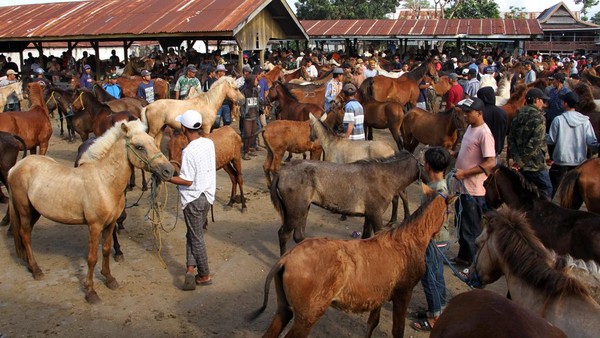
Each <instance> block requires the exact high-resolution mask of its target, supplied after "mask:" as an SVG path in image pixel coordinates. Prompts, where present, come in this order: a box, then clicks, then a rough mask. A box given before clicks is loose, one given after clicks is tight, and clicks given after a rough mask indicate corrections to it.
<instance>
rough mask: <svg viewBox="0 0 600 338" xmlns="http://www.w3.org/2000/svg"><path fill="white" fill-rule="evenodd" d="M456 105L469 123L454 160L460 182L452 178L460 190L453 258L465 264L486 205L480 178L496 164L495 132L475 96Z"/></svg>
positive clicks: (472, 253) (473, 250)
mask: <svg viewBox="0 0 600 338" xmlns="http://www.w3.org/2000/svg"><path fill="white" fill-rule="evenodd" d="M456 107H458V108H460V109H461V110H462V111H463V112H464V116H465V120H466V122H467V124H468V125H469V126H468V127H467V130H466V131H465V134H464V136H463V139H462V142H461V145H460V151H459V152H458V156H457V157H456V164H455V167H456V173H455V174H454V178H455V179H456V180H458V181H460V182H461V183H460V184H456V182H455V184H456V189H458V191H459V192H460V193H461V195H460V202H458V203H456V215H457V217H456V219H457V220H459V222H460V224H457V229H460V232H459V234H458V235H459V236H458V243H459V245H460V247H459V250H458V255H457V256H456V257H455V258H454V259H453V261H454V263H455V264H457V265H465V266H468V265H470V263H472V262H474V259H475V254H476V253H477V246H476V245H475V239H476V238H477V237H478V236H479V234H481V230H482V229H481V218H482V216H483V213H484V212H485V211H486V209H487V206H486V204H485V188H484V187H483V181H485V179H486V178H487V173H489V172H490V171H491V170H492V168H493V167H494V166H495V165H496V150H495V143H494V136H493V135H492V132H491V131H490V128H489V127H488V125H487V124H485V121H484V119H483V109H484V107H485V106H484V103H483V101H481V99H479V98H476V97H474V98H470V99H464V100H462V101H460V102H458V103H457V104H456ZM459 215H460V217H458V216H459Z"/></svg>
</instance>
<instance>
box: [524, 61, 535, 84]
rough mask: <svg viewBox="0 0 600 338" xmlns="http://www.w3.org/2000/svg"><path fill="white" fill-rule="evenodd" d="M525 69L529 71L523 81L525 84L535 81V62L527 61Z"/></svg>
mask: <svg viewBox="0 0 600 338" xmlns="http://www.w3.org/2000/svg"><path fill="white" fill-rule="evenodd" d="M525 69H526V70H527V73H526V74H525V80H524V81H523V82H524V83H525V84H530V83H533V82H535V80H536V75H535V69H534V67H533V62H531V61H527V62H525Z"/></svg>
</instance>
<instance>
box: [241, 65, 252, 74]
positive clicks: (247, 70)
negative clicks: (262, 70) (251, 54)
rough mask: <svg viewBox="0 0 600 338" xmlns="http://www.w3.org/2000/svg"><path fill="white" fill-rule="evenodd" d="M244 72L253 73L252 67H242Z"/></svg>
mask: <svg viewBox="0 0 600 338" xmlns="http://www.w3.org/2000/svg"><path fill="white" fill-rule="evenodd" d="M242 72H248V73H252V67H250V65H244V67H242Z"/></svg>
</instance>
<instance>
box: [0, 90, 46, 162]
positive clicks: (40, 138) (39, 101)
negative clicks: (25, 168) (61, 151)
mask: <svg viewBox="0 0 600 338" xmlns="http://www.w3.org/2000/svg"><path fill="white" fill-rule="evenodd" d="M27 89H28V91H29V100H30V101H31V107H30V108H29V110H28V111H17V112H4V113H1V114H0V131H6V132H9V133H11V134H15V135H18V136H20V137H21V138H22V139H23V140H24V141H25V143H26V144H27V149H29V150H30V151H31V153H32V154H35V153H36V148H37V147H38V146H39V147H40V151H39V153H40V155H45V154H46V151H48V145H49V143H50V137H52V124H51V123H50V117H49V116H48V113H49V112H48V106H47V105H46V102H45V101H44V94H43V92H42V87H41V86H40V84H39V82H30V83H28V84H27Z"/></svg>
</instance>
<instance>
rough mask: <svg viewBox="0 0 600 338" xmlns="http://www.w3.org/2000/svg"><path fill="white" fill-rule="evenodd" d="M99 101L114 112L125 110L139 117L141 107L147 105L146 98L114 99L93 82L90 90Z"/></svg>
mask: <svg viewBox="0 0 600 338" xmlns="http://www.w3.org/2000/svg"><path fill="white" fill-rule="evenodd" d="M91 92H92V94H94V97H96V99H97V100H98V101H99V102H102V103H106V104H107V105H108V106H109V107H110V109H111V110H112V111H114V112H118V111H124V110H127V111H128V112H130V113H131V114H133V115H134V116H135V117H137V118H140V114H141V112H142V108H144V107H145V106H147V105H148V103H147V102H146V100H144V99H140V98H139V97H123V98H121V99H118V100H117V99H116V98H114V97H113V96H112V95H110V94H109V93H108V92H107V91H106V90H105V89H104V88H103V87H102V86H101V85H100V84H99V83H94V85H93V86H92V90H91Z"/></svg>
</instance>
